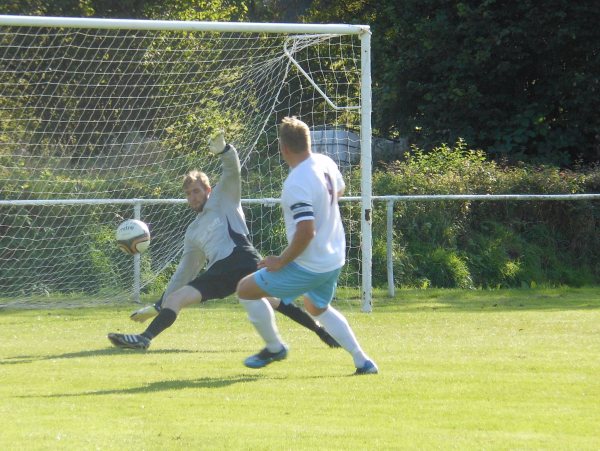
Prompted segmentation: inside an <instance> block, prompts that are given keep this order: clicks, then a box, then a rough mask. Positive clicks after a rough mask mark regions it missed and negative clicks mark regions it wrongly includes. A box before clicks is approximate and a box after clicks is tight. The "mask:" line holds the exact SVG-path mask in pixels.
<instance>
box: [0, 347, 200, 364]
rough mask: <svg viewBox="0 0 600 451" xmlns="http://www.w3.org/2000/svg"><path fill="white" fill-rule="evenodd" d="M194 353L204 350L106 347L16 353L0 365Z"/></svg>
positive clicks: (1, 361) (4, 359)
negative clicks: (38, 353) (46, 352)
mask: <svg viewBox="0 0 600 451" xmlns="http://www.w3.org/2000/svg"><path fill="white" fill-rule="evenodd" d="M184 353H185V354H196V353H204V351H198V350H190V349H158V350H155V351H150V352H149V351H146V350H141V349H140V350H135V349H119V348H107V349H94V350H89V351H78V352H66V353H64V354H53V355H18V356H14V357H5V358H3V359H2V360H0V365H16V364H19V363H32V362H41V361H44V360H60V359H76V358H84V357H102V356H113V355H115V356H118V355H126V356H131V355H132V354H184Z"/></svg>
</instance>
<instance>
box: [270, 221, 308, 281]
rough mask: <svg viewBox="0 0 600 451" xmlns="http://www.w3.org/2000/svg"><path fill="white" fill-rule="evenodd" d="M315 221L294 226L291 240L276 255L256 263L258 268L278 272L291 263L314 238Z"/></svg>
mask: <svg viewBox="0 0 600 451" xmlns="http://www.w3.org/2000/svg"><path fill="white" fill-rule="evenodd" d="M315 233H316V230H315V221H314V220H313V219H310V220H306V221H300V222H299V223H297V224H296V231H295V232H294V236H293V237H292V240H291V241H290V243H289V244H288V245H287V247H286V248H285V249H284V250H283V252H282V253H281V254H280V255H278V256H275V255H271V256H269V257H266V258H265V259H264V260H261V261H260V262H259V263H258V268H267V270H269V271H279V270H280V269H281V268H283V267H284V266H285V265H287V264H288V263H290V262H293V261H294V260H296V258H298V257H299V256H300V255H301V254H302V252H304V250H305V249H306V248H307V247H308V245H309V244H310V242H311V241H312V239H313V238H314V237H315Z"/></svg>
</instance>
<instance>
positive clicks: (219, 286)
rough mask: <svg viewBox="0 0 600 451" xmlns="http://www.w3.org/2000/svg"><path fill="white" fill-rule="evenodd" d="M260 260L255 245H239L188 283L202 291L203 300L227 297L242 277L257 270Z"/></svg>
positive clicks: (233, 291)
mask: <svg viewBox="0 0 600 451" xmlns="http://www.w3.org/2000/svg"><path fill="white" fill-rule="evenodd" d="M260 260H261V257H260V255H259V254H258V252H257V251H256V249H254V248H253V247H247V246H238V247H236V248H234V249H233V252H232V253H231V254H230V255H229V256H228V257H225V258H224V259H223V260H219V261H218V262H216V263H215V264H214V265H212V266H211V267H210V268H208V269H207V270H206V271H204V272H203V273H202V274H200V275H199V276H198V277H196V278H195V279H194V280H192V281H191V282H190V283H188V285H189V286H191V287H194V288H195V289H196V290H198V291H199V292H200V293H202V302H204V301H208V300H210V299H222V298H225V297H227V296H229V295H232V294H233V293H235V290H236V289H237V284H238V282H239V281H240V280H242V278H244V277H245V276H247V275H248V274H252V273H253V272H254V271H256V269H257V265H258V262H259V261H260Z"/></svg>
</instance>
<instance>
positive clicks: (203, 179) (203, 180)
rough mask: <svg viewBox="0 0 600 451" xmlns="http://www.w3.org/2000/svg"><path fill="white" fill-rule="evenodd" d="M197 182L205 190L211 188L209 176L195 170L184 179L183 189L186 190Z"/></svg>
mask: <svg viewBox="0 0 600 451" xmlns="http://www.w3.org/2000/svg"><path fill="white" fill-rule="evenodd" d="M196 181H199V182H200V184H201V185H202V187H203V188H204V189H205V190H206V189H208V188H210V181H209V180H208V176H207V175H206V174H205V173H204V172H202V171H197V170H193V171H190V172H188V173H187V174H186V175H185V176H184V177H183V189H186V188H187V187H188V186H190V185H191V184H192V183H194V182H196Z"/></svg>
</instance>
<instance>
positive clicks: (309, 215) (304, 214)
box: [294, 211, 315, 219]
mask: <svg viewBox="0 0 600 451" xmlns="http://www.w3.org/2000/svg"><path fill="white" fill-rule="evenodd" d="M314 217H315V215H314V214H313V212H312V211H305V212H302V213H297V214H295V215H294V219H300V218H314Z"/></svg>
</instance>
